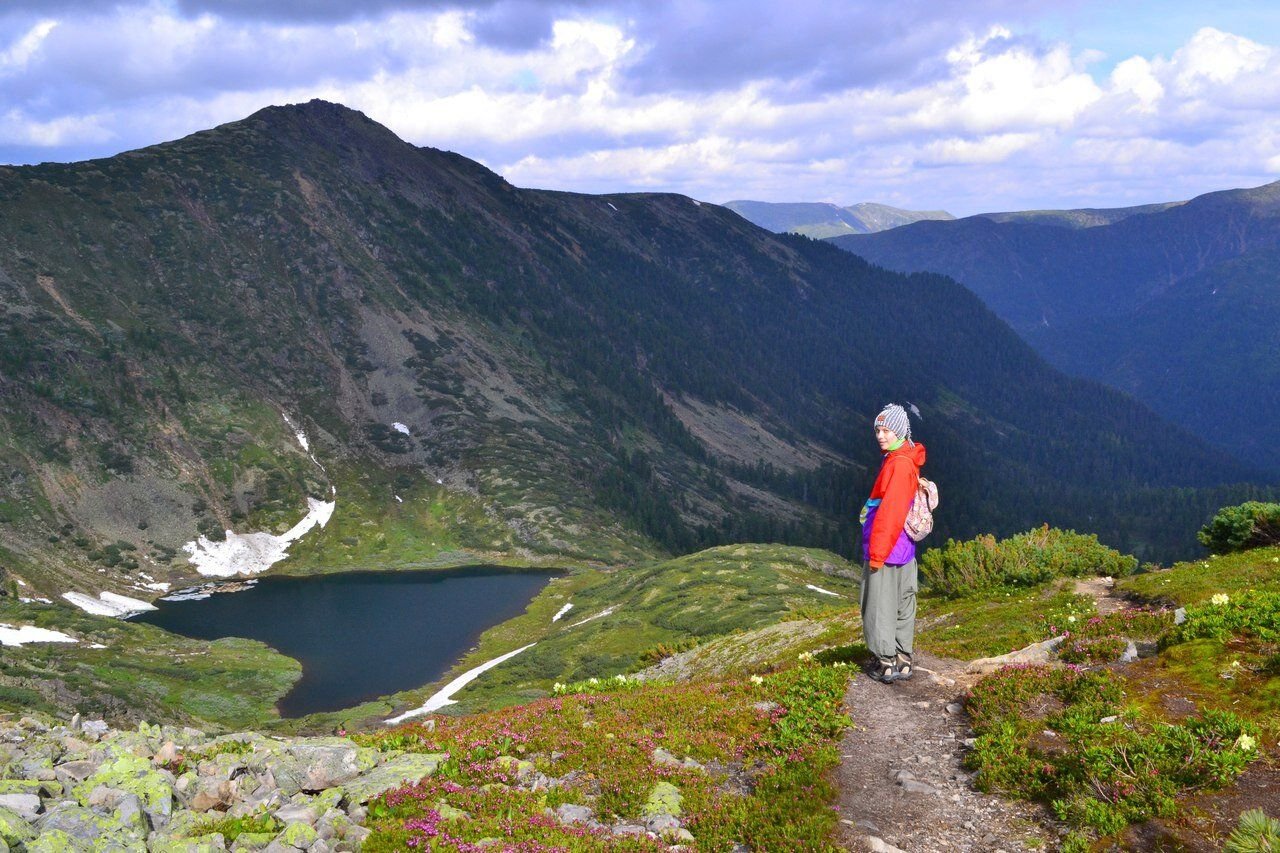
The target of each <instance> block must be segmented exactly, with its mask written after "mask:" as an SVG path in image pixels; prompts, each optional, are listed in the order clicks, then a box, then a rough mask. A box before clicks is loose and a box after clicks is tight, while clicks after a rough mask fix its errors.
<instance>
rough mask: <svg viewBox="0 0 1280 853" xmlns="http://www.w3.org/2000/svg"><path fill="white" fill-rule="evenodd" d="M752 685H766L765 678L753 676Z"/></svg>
mask: <svg viewBox="0 0 1280 853" xmlns="http://www.w3.org/2000/svg"><path fill="white" fill-rule="evenodd" d="M751 683H752V684H764V678H762V677H761V676H759V675H753V676H751Z"/></svg>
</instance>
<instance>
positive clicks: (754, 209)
mask: <svg viewBox="0 0 1280 853" xmlns="http://www.w3.org/2000/svg"><path fill="white" fill-rule="evenodd" d="M724 206H725V207H727V208H729V209H730V210H732V211H733V212H735V213H737V214H739V215H741V216H742V217H743V218H744V219H747V220H748V221H750V222H754V223H755V224H756V225H759V226H760V227H761V228H767V229H769V230H770V231H774V232H777V233H779V234H781V233H784V232H794V233H796V234H803V235H804V236H806V237H813V238H814V239H815V240H823V239H826V238H828V237H837V236H840V235H842V234H870V233H872V232H875V231H884V230H886V229H889V228H897V227H898V226H899V225H906V224H908V223H911V222H919V221H921V220H923V219H954V218H955V217H953V216H952V215H951V214H950V213H947V212H946V211H945V210H903V209H902V208H899V207H890V206H889V205H887V204H876V203H875V202H866V201H864V202H859V203H858V204H852V205H849V206H848V207H840V206H839V205H834V204H830V203H826V202H767V201H749V200H742V201H728V202H725V203H724Z"/></svg>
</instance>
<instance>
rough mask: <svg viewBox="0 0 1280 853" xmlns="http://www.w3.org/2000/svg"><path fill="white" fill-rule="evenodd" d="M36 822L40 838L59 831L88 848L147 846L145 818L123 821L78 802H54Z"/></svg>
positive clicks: (138, 848)
mask: <svg viewBox="0 0 1280 853" xmlns="http://www.w3.org/2000/svg"><path fill="white" fill-rule="evenodd" d="M37 826H38V827H39V829H40V837H41V838H43V837H44V836H45V835H48V834H49V833H50V832H53V831H57V832H61V833H64V834H65V835H67V836H68V837H69V838H71V839H73V840H74V841H75V842H76V843H79V844H82V845H83V846H84V848H85V849H93V848H95V847H96V848H102V849H112V848H116V849H119V850H131V851H132V850H139V851H145V850H146V845H145V844H144V843H143V842H144V839H145V838H146V837H147V827H146V824H145V821H142V822H139V821H133V822H132V823H129V824H125V823H121V822H120V821H117V820H116V819H115V818H114V816H106V815H101V814H98V813H97V812H95V811H94V810H93V809H90V808H86V807H84V806H81V805H76V804H75V803H69V802H67V803H59V804H58V805H56V806H54V807H53V809H52V810H51V811H50V812H49V813H48V814H46V815H44V816H43V817H41V818H40V821H39V823H38V824H37ZM37 841H39V839H37ZM28 849H30V845H28Z"/></svg>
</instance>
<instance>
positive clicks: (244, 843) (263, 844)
mask: <svg viewBox="0 0 1280 853" xmlns="http://www.w3.org/2000/svg"><path fill="white" fill-rule="evenodd" d="M275 840H276V834H275V833H274V832H242V833H240V834H239V835H237V836H236V840H235V841H234V842H232V844H231V849H232V850H266V849H267V848H268V847H270V846H271V842H273V841H275Z"/></svg>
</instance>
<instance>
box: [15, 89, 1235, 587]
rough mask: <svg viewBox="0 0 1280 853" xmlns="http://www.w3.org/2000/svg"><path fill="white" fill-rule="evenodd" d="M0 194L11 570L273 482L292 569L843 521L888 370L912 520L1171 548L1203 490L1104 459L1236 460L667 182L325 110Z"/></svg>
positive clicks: (190, 516)
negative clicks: (910, 455) (905, 412)
mask: <svg viewBox="0 0 1280 853" xmlns="http://www.w3.org/2000/svg"><path fill="white" fill-rule="evenodd" d="M0 205H3V209H4V210H5V214H6V221H7V227H6V228H5V229H4V230H3V232H0V302H2V304H3V308H4V311H3V314H2V315H0V323H2V324H3V327H4V334H3V335H2V336H0V341H3V344H0V394H3V396H4V398H5V400H6V406H5V408H4V410H3V414H2V415H0V417H2V418H3V424H4V429H5V434H6V436H7V438H6V441H5V443H4V444H3V445H2V446H0V466H2V467H3V472H4V477H3V478H0V489H2V490H3V496H2V501H0V509H2V510H3V518H4V519H5V520H4V522H3V523H2V526H0V534H2V535H3V548H4V551H3V553H0V558H3V561H4V564H5V565H6V566H7V567H8V569H9V571H10V573H11V574H13V575H15V576H16V577H18V578H19V579H23V580H25V582H27V583H28V584H29V585H30V588H29V589H28V591H27V594H34V593H35V592H39V593H41V594H44V595H46V596H49V597H52V596H53V595H55V594H57V593H60V592H62V591H64V590H66V589H67V588H68V587H69V586H70V587H74V588H79V589H81V590H86V591H89V592H90V593H92V592H94V591H96V590H101V589H103V588H104V587H105V588H107V589H113V590H117V591H126V592H130V591H132V592H130V594H131V595H134V596H139V595H141V596H143V597H145V596H147V595H150V594H153V592H148V590H152V591H154V590H155V589H156V586H155V585H156V584H160V583H164V582H166V581H171V580H173V579H174V578H175V577H183V576H185V577H189V576H190V575H191V573H192V567H191V566H189V565H187V563H186V562H185V560H184V558H183V557H182V556H180V549H181V548H182V546H183V545H184V543H186V542H187V541H189V540H191V539H192V538H193V537H194V536H195V535H196V533H197V531H199V532H202V533H205V534H207V535H208V536H209V537H210V539H211V540H213V541H212V542H211V544H210V545H209V547H210V548H213V547H216V546H217V543H216V540H218V539H219V538H220V537H222V536H223V533H222V531H223V530H225V529H230V530H234V531H237V534H240V533H244V532H246V531H255V530H258V531H263V530H265V531H269V532H271V533H274V534H277V535H280V534H285V532H286V531H288V530H289V529H290V528H291V527H292V526H293V525H294V524H296V523H297V522H298V520H299V518H301V517H302V516H303V515H304V513H306V512H307V507H308V500H310V501H312V502H313V505H314V503H315V502H325V501H331V500H332V501H336V508H334V509H333V514H332V519H331V520H330V521H329V522H328V524H327V526H325V527H323V529H321V528H318V527H317V528H315V529H313V530H311V532H309V533H307V534H306V535H305V536H303V537H302V538H301V540H300V541H297V542H295V543H294V544H293V545H292V546H291V548H292V551H291V553H292V556H293V560H294V565H295V566H297V567H299V568H308V569H313V570H316V569H340V568H349V567H368V566H370V565H376V566H414V565H418V566H421V565H442V564H459V563H468V562H475V561H477V560H502V561H505V562H510V561H512V560H530V561H537V560H545V559H554V560H557V561H561V562H563V561H577V562H581V561H596V562H604V563H613V564H616V563H625V562H630V561H634V560H636V559H640V558H645V557H648V556H652V555H656V554H663V553H671V552H678V553H683V552H688V551H692V550H695V549H696V548H698V547H702V546H705V545H711V544H715V543H718V542H726V541H750V540H757V541H759V540H765V541H770V540H775V541H788V542H794V543H798V544H809V545H819V546H825V547H833V548H836V549H838V550H841V551H843V552H845V553H848V552H849V549H850V544H849V543H850V542H851V541H852V521H851V520H852V519H853V518H854V517H855V516H856V511H857V506H858V504H859V503H860V500H861V495H862V493H863V492H864V491H865V489H866V488H867V484H868V483H869V479H870V475H869V473H868V471H869V469H871V468H872V467H873V466H875V465H876V463H877V457H876V453H875V449H874V446H873V444H872V442H871V441H870V438H869V431H868V429H867V424H868V422H869V419H870V418H871V416H872V415H873V414H874V412H875V411H876V410H878V408H879V407H880V406H881V405H882V404H883V403H884V402H885V401H886V400H889V399H906V400H910V401H912V402H914V403H915V404H916V405H917V406H918V407H919V408H920V410H921V411H922V413H923V415H924V422H923V424H922V425H921V429H920V434H921V436H922V437H923V438H924V439H925V440H926V441H927V442H928V444H929V446H930V451H931V454H932V459H933V460H934V461H933V462H931V466H932V467H931V470H932V471H933V472H934V473H935V474H936V475H937V477H938V479H939V480H940V481H941V482H942V483H944V484H945V488H946V491H947V500H948V506H949V509H948V510H947V511H946V514H945V515H944V516H943V517H942V518H941V519H940V530H939V533H938V534H935V535H939V536H944V535H946V534H947V533H955V534H959V535H965V534H968V533H971V532H974V531H976V530H986V529H991V530H996V531H999V532H1011V531H1012V530H1016V529H1025V527H1026V526H1028V525H1030V524H1035V523H1039V522H1041V521H1044V520H1048V521H1051V522H1053V523H1056V524H1064V525H1072V524H1077V525H1082V526H1083V525H1084V524H1085V523H1087V522H1088V521H1089V519H1090V518H1094V517H1097V516H1098V515H1099V514H1100V513H1101V514H1104V515H1106V520H1105V522H1103V523H1100V524H1094V525H1091V529H1098V530H1099V532H1100V533H1101V534H1102V535H1103V536H1104V537H1108V538H1109V541H1113V542H1116V543H1117V544H1120V545H1123V546H1126V547H1133V548H1137V549H1139V550H1144V551H1145V552H1148V553H1152V554H1159V553H1167V552H1170V551H1177V550H1179V549H1183V550H1185V547H1186V546H1185V545H1180V544H1179V541H1180V540H1179V539H1175V538H1173V537H1172V535H1171V534H1168V533H1167V532H1161V531H1160V530H1158V529H1157V528H1159V526H1160V525H1159V524H1158V523H1156V522H1157V520H1165V519H1168V518H1169V517H1178V516H1180V515H1181V516H1185V517H1186V518H1187V519H1188V520H1187V522H1186V524H1185V525H1184V527H1191V526H1193V525H1195V524H1198V523H1199V522H1200V520H1201V518H1202V516H1203V515H1204V514H1205V513H1206V512H1207V511H1208V510H1210V509H1212V508H1213V507H1214V506H1216V505H1217V504H1216V503H1212V504H1211V503H1210V501H1211V500H1213V499H1212V498H1209V497H1205V496H1204V495H1203V494H1202V493H1199V492H1186V491H1180V492H1177V493H1172V492H1170V493H1164V492H1159V493H1156V492H1144V494H1145V495H1146V497H1144V498H1143V499H1142V502H1141V503H1140V504H1137V505H1135V503H1134V502H1133V501H1132V500H1131V497H1132V496H1133V495H1134V494H1135V492H1134V491H1133V490H1137V489H1151V488H1154V489H1167V488H1169V487H1185V488H1198V487H1205V486H1212V485H1215V484H1220V483H1226V482H1235V481H1239V480H1245V479H1250V478H1252V477H1253V476H1254V475H1253V472H1251V471H1250V470H1249V469H1248V468H1247V467H1245V466H1242V465H1238V464H1235V463H1232V462H1230V461H1229V460H1228V459H1227V458H1226V457H1225V456H1223V455H1221V454H1218V453H1216V452H1212V451H1210V450H1208V449H1207V448H1206V447H1205V446H1203V445H1201V444H1200V443H1199V442H1198V441H1197V440H1196V439H1194V438H1192V437H1190V436H1188V435H1186V434H1184V433H1182V432H1180V431H1178V430H1176V429H1173V428H1170V427H1168V426H1166V425H1164V424H1162V423H1161V422H1159V421H1158V419H1156V418H1155V417H1154V416H1153V415H1152V413H1151V412H1150V411H1149V410H1147V409H1145V408H1143V407H1141V406H1139V405H1136V404H1134V403H1133V402H1132V401H1130V400H1128V399H1126V398H1123V397H1121V396H1119V395H1116V394H1115V393H1113V392H1110V391H1107V390H1105V389H1103V388H1101V387H1100V386H1095V385H1091V384H1088V383H1083V382H1077V381H1072V380H1068V379H1066V378H1065V377H1063V376H1061V375H1060V374H1058V373H1056V372H1054V371H1053V370H1052V369H1050V368H1049V367H1048V366H1047V365H1046V364H1045V363H1043V362H1042V361H1040V360H1039V359H1038V358H1036V357H1035V356H1034V355H1033V354H1032V352H1031V351H1030V350H1029V348H1028V347H1027V346H1026V345H1025V344H1023V343H1022V342H1021V341H1020V340H1018V338H1017V337H1016V336H1015V335H1014V334H1013V333H1012V332H1011V331H1010V330H1009V329H1008V328H1007V327H1006V326H1005V325H1004V324H1002V323H1001V322H1000V321H999V320H997V319H996V318H995V317H994V316H993V315H992V314H991V313H990V312H989V311H988V310H987V309H986V308H985V307H984V306H982V305H981V304H980V302H979V301H978V300H977V299H975V298H974V297H973V296H972V295H971V294H969V293H968V292H967V291H965V290H964V289H963V288H961V287H959V286H958V285H956V284H955V283H954V282H951V281H949V280H947V279H944V278H941V277H939V276H912V277H902V276H899V275H896V274H893V273H889V272H886V271H883V270H879V269H876V268H874V267H871V266H869V265H867V264H865V263H863V262H861V261H859V260H857V259H855V258H853V257H851V256H849V255H847V254H846V253H842V252H839V251H837V250H835V249H834V248H832V247H830V246H827V245H825V244H822V243H817V242H814V241H810V240H807V239H804V238H800V237H794V236H786V237H783V236H775V235H771V234H768V233H767V232H764V231H762V230H760V229H758V228H756V227H755V226H753V225H751V224H750V223H748V222H746V221H745V220H743V219H742V218H741V217H738V216H737V215H735V214H733V213H732V212H730V211H727V210H725V209H723V208H720V207H717V206H714V205H700V204H698V203H697V202H695V201H693V200H691V199H688V198H684V197H679V196H670V195H615V196H599V197H593V196H583V195H576V194H569V193H556V192H535V191H527V190H519V189H516V188H515V187H512V186H511V185H509V184H507V183H506V182H505V181H503V180H502V179H501V178H500V177H498V176H497V175H495V174H493V173H492V172H489V171H488V170H486V169H484V168H483V167H481V166H479V165H477V164H475V163H473V162H471V161H468V160H466V159H465V158H463V157H460V156H458V155H456V154H450V153H446V152H440V151H434V150H431V149H420V148H415V147H413V146H411V145H408V144H406V143H404V142H402V141H401V140H399V139H397V138H396V137H395V136H394V135H393V134H391V133H390V132H389V131H387V130H386V129H385V128H383V127H381V126H379V125H377V124H375V123H373V122H371V121H369V120H368V119H367V118H365V117H364V116H363V115H361V114H359V113H356V112H354V111H351V110H348V109H345V108H343V107H340V106H337V105H332V104H325V103H321V102H312V103H310V104H307V105H302V106H294V107H280V108H269V109H266V110H263V111H261V112H259V113H256V114H255V115H253V116H251V117H249V118H248V119H246V120H244V121H241V122H235V123H232V124H229V125H225V126H222V127H219V128H216V129H214V130H211V131H206V132H202V133H198V134H195V135H193V136H191V137H188V138H186V139H183V140H179V141H177V142H172V143H167V144H165V145H160V146H155V147H152V148H148V149H144V150H141V151H136V152H130V153H127V154H122V155H120V156H117V157H114V158H110V159H107V160H97V161H91V162H86V163H79V164H70V165H49V164H46V165H42V166H36V167H23V168H14V169H0ZM916 336H919V337H920V339H922V340H927V341H929V349H928V351H927V352H926V351H924V350H923V349H922V348H920V347H918V346H915V345H913V344H912V343H911V341H912V340H913V339H914V338H915V337H916ZM938 353H946V354H947V357H946V358H938V356H937V354H938ZM1099 482H1105V483H1106V484H1107V492H1106V494H1105V495H1103V496H1099V495H1098V494H1097V491H1098V490H1097V488H1096V484H1097V483H1099ZM1113 502H1114V503H1113ZM1113 508H1114V509H1115V510H1116V511H1113ZM1121 508H1122V509H1121ZM1152 530H1156V532H1155V534H1154V535H1152V532H1151V531H1152ZM228 541H229V542H230V543H231V544H243V541H242V540H241V539H239V538H236V537H232V539H231V540H228Z"/></svg>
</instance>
